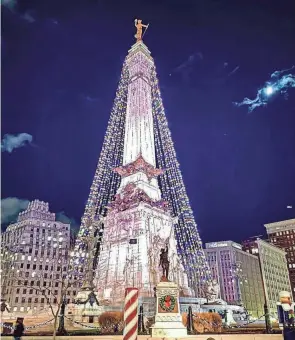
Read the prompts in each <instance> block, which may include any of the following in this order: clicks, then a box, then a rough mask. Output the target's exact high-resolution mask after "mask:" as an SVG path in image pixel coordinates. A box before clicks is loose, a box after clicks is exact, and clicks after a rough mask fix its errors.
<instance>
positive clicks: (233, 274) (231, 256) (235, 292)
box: [205, 241, 264, 317]
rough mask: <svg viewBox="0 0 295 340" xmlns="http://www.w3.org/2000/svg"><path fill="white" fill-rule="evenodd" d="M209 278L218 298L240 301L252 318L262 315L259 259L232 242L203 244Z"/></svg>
mask: <svg viewBox="0 0 295 340" xmlns="http://www.w3.org/2000/svg"><path fill="white" fill-rule="evenodd" d="M205 253H206V257H207V260H208V263H209V266H210V268H211V271H212V277H213V279H214V280H216V281H217V282H218V283H219V285H220V297H221V298H222V299H223V300H225V301H227V302H228V303H230V304H242V305H243V306H244V307H245V308H246V309H247V310H248V312H249V313H250V314H251V315H252V316H253V317H260V316H262V315H263V314H264V309H263V306H264V296H263V285H262V278H261V274H260V268H259V260H258V258H257V257H256V256H254V255H251V254H249V253H247V252H245V251H243V250H242V246H241V245H240V244H238V243H236V242H233V241H221V242H211V243H206V249H205Z"/></svg>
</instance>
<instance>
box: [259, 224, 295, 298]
mask: <svg viewBox="0 0 295 340" xmlns="http://www.w3.org/2000/svg"><path fill="white" fill-rule="evenodd" d="M264 226H265V228H266V232H267V235H268V239H269V241H270V242H271V243H272V244H273V245H275V246H277V247H279V248H281V249H283V250H284V251H285V252H286V258H287V264H288V270H289V277H290V282H291V288H292V294H293V298H294V299H295V219H291V220H286V221H279V222H273V223H268V224H265V225H264Z"/></svg>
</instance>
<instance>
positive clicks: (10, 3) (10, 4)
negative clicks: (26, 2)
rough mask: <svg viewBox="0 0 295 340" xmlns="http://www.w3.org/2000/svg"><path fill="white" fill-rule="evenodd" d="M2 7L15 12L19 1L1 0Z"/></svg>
mask: <svg viewBox="0 0 295 340" xmlns="http://www.w3.org/2000/svg"><path fill="white" fill-rule="evenodd" d="M1 5H2V6H4V7H7V8H8V9H10V10H11V11H14V9H15V7H16V5H17V0H1Z"/></svg>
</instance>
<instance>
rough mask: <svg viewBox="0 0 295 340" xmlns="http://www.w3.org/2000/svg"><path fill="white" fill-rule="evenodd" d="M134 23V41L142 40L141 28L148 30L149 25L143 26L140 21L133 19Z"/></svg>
mask: <svg viewBox="0 0 295 340" xmlns="http://www.w3.org/2000/svg"><path fill="white" fill-rule="evenodd" d="M134 23H135V27H136V28H137V31H136V34H135V38H136V41H141V40H142V37H143V35H142V28H143V27H144V28H146V29H147V28H148V27H149V25H144V24H142V20H140V19H135V20H134Z"/></svg>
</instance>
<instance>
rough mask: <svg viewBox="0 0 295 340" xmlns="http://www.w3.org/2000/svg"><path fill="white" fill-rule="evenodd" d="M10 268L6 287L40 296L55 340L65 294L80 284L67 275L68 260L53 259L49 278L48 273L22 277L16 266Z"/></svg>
mask: <svg viewBox="0 0 295 340" xmlns="http://www.w3.org/2000/svg"><path fill="white" fill-rule="evenodd" d="M11 268H12V269H11V270H10V271H9V281H7V280H6V287H11V288H12V287H13V288H19V287H21V288H28V289H32V290H33V291H34V292H35V296H36V295H37V296H39V295H41V296H42V298H43V299H44V300H45V301H46V305H47V306H48V307H49V310H50V312H51V314H52V316H53V339H56V333H57V327H58V317H59V315H60V312H61V309H62V307H63V306H64V308H65V304H66V297H67V294H68V292H69V291H70V290H71V288H72V287H76V286H77V287H78V286H79V282H80V281H79V280H78V277H77V276H75V274H74V273H70V274H68V271H69V258H68V257H67V256H63V257H62V258H55V259H53V263H52V264H51V269H52V270H51V272H52V273H50V274H49V277H48V273H44V272H39V273H36V272H33V273H32V275H31V277H28V275H23V274H24V272H22V271H20V270H19V267H18V265H17V264H14V266H11ZM25 274H27V273H25ZM7 276H8V275H7ZM32 279H34V280H32ZM7 283H8V284H7ZM42 298H41V299H42ZM41 301H42V300H41ZM45 301H44V302H45ZM63 312H64V310H63Z"/></svg>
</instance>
